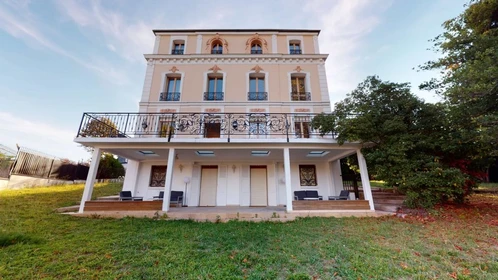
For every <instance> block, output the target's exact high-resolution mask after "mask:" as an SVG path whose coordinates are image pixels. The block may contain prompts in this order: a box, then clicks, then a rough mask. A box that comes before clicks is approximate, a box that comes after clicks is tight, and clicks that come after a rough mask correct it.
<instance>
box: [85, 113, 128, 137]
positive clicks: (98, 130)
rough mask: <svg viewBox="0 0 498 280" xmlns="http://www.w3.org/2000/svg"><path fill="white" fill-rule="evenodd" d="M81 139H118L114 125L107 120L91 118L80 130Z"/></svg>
mask: <svg viewBox="0 0 498 280" xmlns="http://www.w3.org/2000/svg"><path fill="white" fill-rule="evenodd" d="M80 136H81V137H118V136H119V131H118V129H117V126H116V124H115V123H114V122H113V121H111V120H110V119H109V118H106V117H100V118H92V119H90V121H89V122H87V123H86V125H84V127H82V128H81V131H80Z"/></svg>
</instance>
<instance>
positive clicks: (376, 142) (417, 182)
mask: <svg viewBox="0 0 498 280" xmlns="http://www.w3.org/2000/svg"><path fill="white" fill-rule="evenodd" d="M446 113H447V110H446V109H445V108H444V106H443V105H441V104H430V103H425V102H424V101H422V100H421V99H419V98H417V97H416V96H414V95H413V94H412V93H411V92H410V86H409V84H407V83H392V82H385V81H382V80H380V79H379V78H378V77H375V76H373V77H368V78H367V79H366V80H365V81H364V82H362V83H360V84H359V85H358V87H357V88H356V89H355V90H353V91H352V92H351V93H350V94H348V97H347V98H346V99H344V100H343V101H341V102H339V103H337V104H336V105H335V110H334V112H333V114H331V115H319V116H317V117H315V118H314V120H313V126H314V127H315V128H317V129H320V131H321V132H322V133H328V132H335V133H336V134H337V140H338V142H339V143H340V144H343V143H344V142H359V143H362V144H363V149H362V152H363V154H364V155H365V158H366V160H367V162H368V164H369V170H370V171H371V173H373V174H376V176H377V177H378V178H379V179H382V180H384V181H386V184H388V185H390V186H393V187H396V188H398V189H399V190H401V191H403V192H406V194H407V196H408V199H407V203H408V204H409V205H410V206H413V207H418V206H422V207H431V206H433V205H434V204H435V203H437V202H439V201H442V200H445V199H450V198H451V199H455V200H458V201H461V200H463V198H464V196H465V195H466V194H467V193H468V191H469V188H470V187H471V184H469V181H468V179H469V178H470V177H469V175H468V174H465V173H464V172H462V170H460V169H459V168H458V166H456V165H455V162H454V161H455V157H456V155H455V153H454V150H453V149H452V148H451V146H448V144H447V143H448V140H449V139H448V131H450V130H451V127H450V124H449V123H448V121H447V118H446ZM459 159H460V158H459Z"/></svg>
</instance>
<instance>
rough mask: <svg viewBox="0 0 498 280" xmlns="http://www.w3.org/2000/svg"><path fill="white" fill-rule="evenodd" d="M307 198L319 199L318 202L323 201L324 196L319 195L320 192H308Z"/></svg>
mask: <svg viewBox="0 0 498 280" xmlns="http://www.w3.org/2000/svg"><path fill="white" fill-rule="evenodd" d="M306 197H308V198H318V200H323V196H321V195H318V191H306Z"/></svg>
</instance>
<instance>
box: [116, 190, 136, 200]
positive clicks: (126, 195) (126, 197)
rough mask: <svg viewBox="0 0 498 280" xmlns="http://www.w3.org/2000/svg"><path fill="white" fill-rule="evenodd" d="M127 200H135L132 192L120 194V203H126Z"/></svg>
mask: <svg viewBox="0 0 498 280" xmlns="http://www.w3.org/2000/svg"><path fill="white" fill-rule="evenodd" d="M125 200H133V196H132V195H131V191H122V192H119V201H125Z"/></svg>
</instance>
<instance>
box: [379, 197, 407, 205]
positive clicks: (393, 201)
mask: <svg viewBox="0 0 498 280" xmlns="http://www.w3.org/2000/svg"><path fill="white" fill-rule="evenodd" d="M404 201H405V200H404V199H389V198H382V199H377V198H374V204H375V203H379V204H396V205H402V204H403V202H404Z"/></svg>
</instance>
